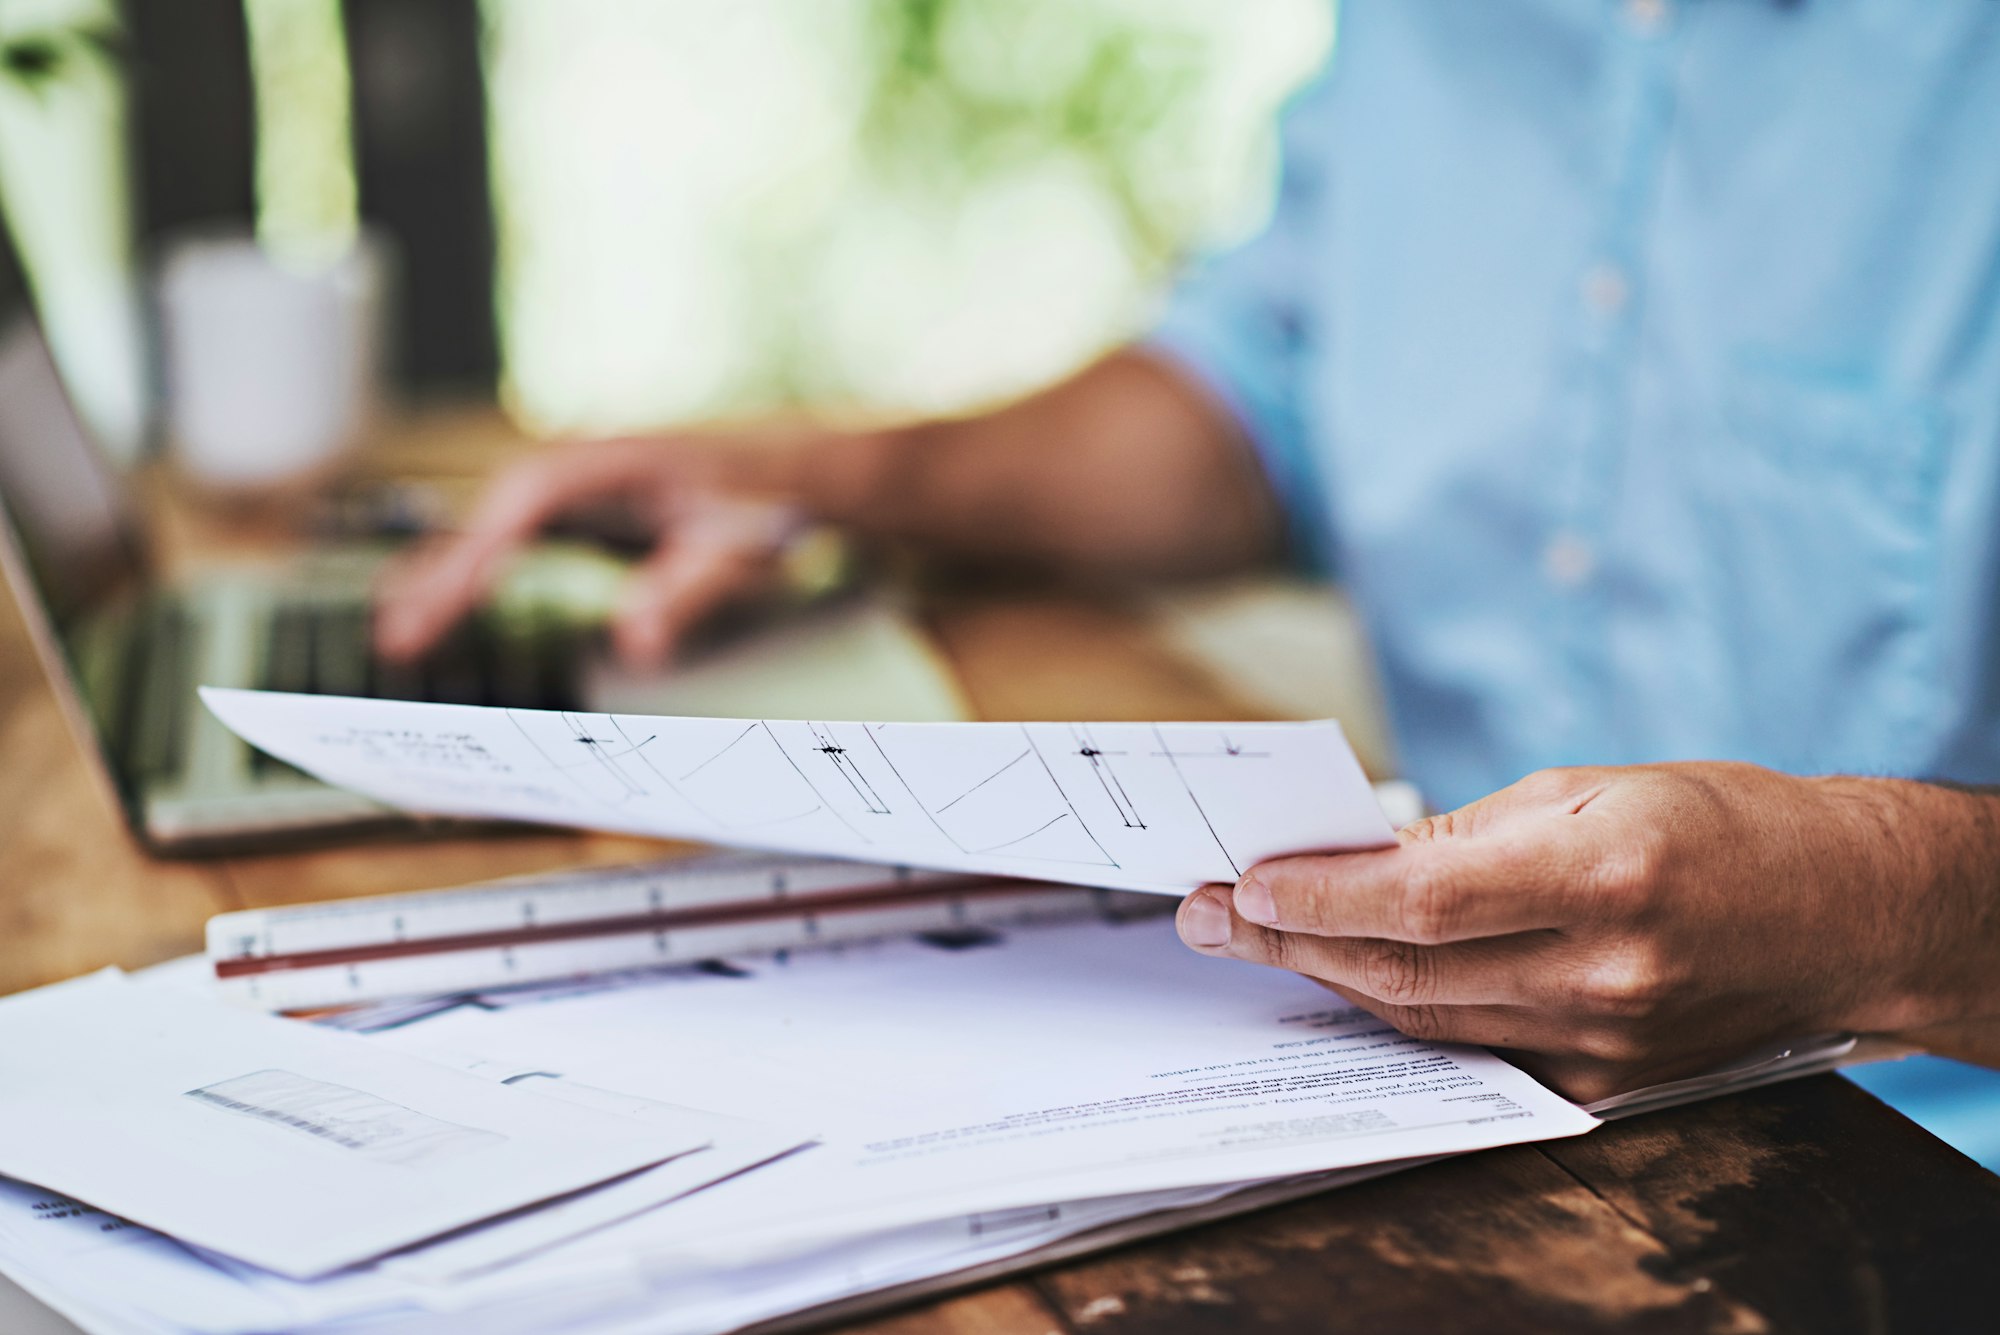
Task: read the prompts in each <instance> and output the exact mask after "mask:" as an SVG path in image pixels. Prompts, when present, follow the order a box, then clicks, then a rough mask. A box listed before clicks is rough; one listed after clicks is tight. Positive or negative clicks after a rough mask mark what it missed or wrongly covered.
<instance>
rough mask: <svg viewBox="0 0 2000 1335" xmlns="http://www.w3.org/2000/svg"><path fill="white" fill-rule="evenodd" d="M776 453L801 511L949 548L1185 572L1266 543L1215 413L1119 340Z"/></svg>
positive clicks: (1220, 565) (1266, 551) (1231, 561)
mask: <svg viewBox="0 0 2000 1335" xmlns="http://www.w3.org/2000/svg"><path fill="white" fill-rule="evenodd" d="M790 466H791V469H792V475H791V486H790V487H789V490H791V491H792V492H793V494H794V495H795V497H796V498H797V502H798V503H799V504H800V505H801V506H802V508H805V509H806V510H808V511H809V512H810V513H813V514H814V515H816V516H818V517H820V518H824V519H828V520H832V521H834V522H837V523H841V524H844V525H847V526H849V527H851V528H853V529H855V530H856V531H858V532H861V533H864V534H872V535H878V536H884V537H893V538H900V539H908V540H914V541H917V542H920V543H922V544H924V545H926V546H930V547H934V548H937V549H941V550H945V551H950V552H954V553H958V554H963V555H970V556H981V557H1004V558H1011V559H1017V560H1019V559H1025V560H1030V561H1036V562H1041V563H1046V564H1049V565H1054V566H1059V567H1062V568H1066V569H1071V570H1080V571H1086V572H1094V573H1110V574H1136V575H1191V574H1209V573H1219V572H1222V571H1226V570H1230V569H1234V568H1238V567H1242V566H1247V565H1251V564H1254V563H1256V562H1258V561H1262V560H1266V559H1269V558H1271V557H1272V556H1274V555H1275V554H1276V553H1277V551H1278V549H1279V547H1280V545H1281V535H1280V525H1281V521H1280V518H1279V514H1278V507H1277V505H1276V502H1275V501H1274V499H1273V498H1272V495H1271V492H1270V489H1269V487H1268V484H1267V483H1266V482H1265V480H1264V478H1263V475H1262V472H1261V470H1260V469H1259V468H1258V466H1257V463H1256V459H1255V455H1254V452H1253V451H1251V450H1250V449H1249V448H1248V447H1247V445H1246V444H1245V442H1244V441H1242V440H1241V439H1240V436H1239V434H1238V431H1237V428H1236V426H1235V424H1234V423H1233V422H1232V421H1231V420H1230V418H1229V416H1228V414H1227V413H1226V412H1224V411H1223V410H1222V409H1221V408H1220V406H1219V405H1216V404H1214V403H1212V402H1211V401H1209V400H1208V399H1207V397H1206V396H1205V395H1203V394H1202V393H1201V392H1200V391H1199V390H1198V389H1196V388H1195V387H1194V386H1192V385H1190V384H1189V383H1187V382H1186V380H1185V379H1184V378H1183V377H1181V376H1180V375H1179V374H1178V373H1177V372H1175V371H1173V370H1171V369H1169V368H1168V367H1166V366H1164V365H1162V364H1160V363H1158V362H1156V361H1155V360H1153V359H1152V358H1150V357H1148V356H1145V355H1143V354H1140V353H1135V352H1123V353H1118V354H1114V355H1113V356H1111V357H1108V358H1106V359H1105V360H1103V361H1101V362H1098V363H1096V364H1095V365H1093V366H1091V367H1089V368H1088V369H1086V370H1085V371H1083V372H1081V373H1079V374H1078V375H1076V376H1074V377H1072V378H1071V379H1069V380H1067V381H1065V382H1063V383H1062V384H1060V385H1057V386H1055V387H1054V388H1052V389H1049V390H1045V391H1043V392H1042V393H1039V394H1036V395H1033V396H1031V397H1029V398H1027V399H1024V400H1022V401H1021V402H1019V403H1016V404H1013V405H1010V406H1009V407H1006V408H1003V409H1000V410H999V411H997V412H993V413H988V414H984V415H981V416H978V417H971V418H965V419H961V420H953V421H943V422H935V423H927V424H924V425H920V426H916V427H910V428H904V429H900V430H892V431H886V432H879V433H866V434H857V435H853V436H844V437H836V438H834V439H832V440H824V439H822V440H820V441H816V442H811V443H809V444H806V445H804V446H802V447H801V448H800V450H799V451H798V454H797V456H796V457H795V459H794V460H793V461H792V463H791V465H790Z"/></svg>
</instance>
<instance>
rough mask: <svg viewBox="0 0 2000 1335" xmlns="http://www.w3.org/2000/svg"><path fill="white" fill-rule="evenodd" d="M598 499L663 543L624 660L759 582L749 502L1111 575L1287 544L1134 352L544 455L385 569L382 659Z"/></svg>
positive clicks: (1181, 402)
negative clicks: (762, 422) (835, 414)
mask: <svg viewBox="0 0 2000 1335" xmlns="http://www.w3.org/2000/svg"><path fill="white" fill-rule="evenodd" d="M609 501H618V502H622V503H624V504H626V505H628V506H630V507H632V508H634V509H636V510H637V511H638V512H639V513H640V515H641V516H642V517H643V518H645V519H646V520H647V521H648V522H649V523H650V524H651V525H652V526H653V527H654V528H655V529H656V530H657V531H658V533H659V534H660V538H659V545H658V547H657V548H656V549H655V551H654V552H653V553H652V555H651V556H650V557H649V558H648V559H647V560H646V562H645V563H644V564H643V565H642V566H641V567H640V568H639V570H638V571H636V572H635V573H634V576H633V578H632V579H631V581H630V582H629V584H628V587H627V590H626V596H625V598H624V601H623V603H622V605H621V609H620V613H619V616H618V619H617V624H616V625H615V626H614V627H613V633H614V638H615V640H616V642H617V644H618V646H619V649H620V651H621V653H622V654H623V656H624V657H626V658H627V659H628V660H630V661H633V662H636V663H648V662H657V661H658V660H659V659H661V658H663V657H664V656H665V655H666V654H667V653H668V652H669V651H670V649H671V647H672V643H673V641H674V640H675V639H676V638H677V637H678V635H679V634H680V633H681V632H682V631H683V630H685V629H686V628H687V626H688V625H689V624H690V623H691V622H693V621H694V620H696V619H698V618H699V617H700V616H701V615H702V614H704V613H706V612H707V611H708V610H710V609H711V608H713V607H714V606H715V605H716V604H717V603H719V602H721V601H723V600H725V599H726V598H728V597H729V596H730V595H731V594H732V593H735V592H738V591H740V590H742V589H743V588H744V587H746V586H748V585H752V584H754V583H756V582H757V581H758V579H759V578H760V577H761V576H762V573H763V572H764V570H765V568H766V567H767V565H768V558H769V555H770V550H771V541H772V539H771V533H772V532H773V528H772V526H771V525H770V524H769V523H759V522H757V521H756V519H755V516H756V514H757V512H758V508H759V507H763V510H764V512H765V513H767V514H768V513H771V512H774V511H778V512H786V513H798V514H802V515H805V516H808V517H812V518H817V519H822V520H827V521H831V522H834V523H838V524H842V525H846V526H848V527H850V528H852V529H853V530H855V531H856V532H858V533H861V534H864V535H870V536H880V537H893V538H901V539H907V540H913V541H917V542H920V543H924V544H927V545H930V546H933V547H936V548H938V549H940V550H945V551H950V552H954V553H959V554H964V555H976V556H993V557H1008V558H1015V559H1023V560H1031V561H1036V562H1040V563H1045V564H1048V565H1052V566H1056V567H1059V568H1064V569H1070V570H1077V571H1085V572H1092V573H1105V574H1138V575H1188V574H1202V573H1212V572H1218V571H1223V570H1227V569H1231V568H1233V567H1238V566H1242V565H1246V564H1249V563H1251V562H1254V561H1257V560H1259V559H1262V558H1265V557H1268V556H1270V555H1272V554H1274V553H1275V552H1276V551H1277V549H1278V547H1279V543H1280V537H1279V532H1280V523H1279V517H1278V508H1277V505H1276V502H1275V500H1274V499H1273V497H1272V495H1271V493H1270V490H1269V488H1268V486H1267V484H1266V483H1265V481H1264V479H1263V476H1262V474H1261V472H1260V470H1259V469H1258V466H1257V464H1256V461H1255V459H1254V457H1253V455H1252V453H1251V451H1250V450H1249V449H1248V447H1247V446H1246V444H1245V443H1244V442H1243V441H1242V440H1241V438H1240V435H1239V433H1238V431H1237V428H1236V426H1235V424H1234V423H1233V422H1232V421H1231V419H1230V417H1229V415H1228V414H1227V413H1226V412H1224V411H1223V410H1222V409H1221V408H1220V406H1219V405H1216V404H1215V403H1213V402H1211V401H1210V400H1209V398H1208V397H1207V396H1206V395H1205V394H1203V393H1202V392H1201V391H1200V390H1199V389H1197V388H1196V387H1195V386H1193V385H1192V384H1190V383H1189V382H1188V381H1187V380H1186V379H1185V378H1184V377H1183V376H1182V375H1181V374H1180V373H1179V372H1177V371H1175V370H1173V369H1172V368H1170V367H1169V366H1167V365H1166V364H1164V363H1161V362H1159V361H1156V360H1155V359H1153V358H1151V357H1149V356H1147V355H1145V354H1143V353H1139V352H1134V351H1127V352H1120V353H1116V354H1113V355H1112V356H1110V357H1107V358H1105V359H1104V360H1103V361H1100V362H1098V363H1096V364H1095V365H1093V366H1091V367H1089V368H1087V369H1085V370H1084V371H1082V372H1080V373H1078V374H1077V375H1076V376H1074V377H1072V378H1071V379H1069V380H1067V381H1064V382H1063V383H1061V384H1059V385H1056V386H1054V387H1053V388H1051V389H1048V390H1044V391H1043V392H1041V393H1039V394H1035V395H1032V396H1030V397H1028V398H1026V399H1023V400H1021V401H1020V402H1018V403H1014V404H1012V405H1009V406H1007V407H1005V408H1001V409H999V410H997V411H994V412H991V413H986V414H983V415H980V416H975V417H967V418H962V419H956V420H950V421H941V422H933V423H925V424H920V425H917V426H912V427H903V428H897V429H892V430H885V431H872V432H846V433H842V432H827V431H797V430H768V431H762V432H734V433H728V434H722V435H717V434H698V433H697V434H686V435H681V436H674V437H666V438H658V439H632V440H611V441H583V442H578V443H576V444H573V445H568V446H564V447H561V448H558V449H554V450H550V451H546V452H544V453H542V454H541V455H540V456H538V457H536V458H534V459H531V460H529V461H527V462H525V463H523V464H520V465H517V466H516V467H514V468H512V469H510V470H508V471H507V472H506V473H503V474H502V475H501V476H500V477H499V478H497V479H495V481H494V483H493V484H492V486H490V487H489V488H488V489H487V491H486V493H485V495H484V496H483V497H482V498H481V500H480V502H479V505H478V506H477V508H476V509H475V510H474V512H473V514H472V516H471V518H470V520H469V521H468V523H467V525H466V527H465V529H464V530H463V531H462V532H461V533H459V534H457V535H455V536H453V537H451V538H449V539H446V540H444V541H441V542H439V543H437V544H435V545H434V546H433V547H431V548H430V549H429V550H427V551H426V552H424V553H422V554H420V556H419V557H418V558H417V559H415V560H413V561H410V562H408V563H406V564H405V565H403V566H401V567H400V568H398V569H397V570H395V571H394V572H392V574H391V575H390V577H389V578H388V579H387V580H386V581H385V583H384V587H383V589H382V592H381V598H380V615H379V616H378V618H377V624H376V639H377V642H378V644H379V645H380V647H381V648H382V650H383V651H384V652H385V653H387V654H389V655H390V656H392V657H411V656H414V655H417V654H420V653H422V652H424V651H425V650H426V649H428V648H429V647H430V646H431V645H432V644H434V643H436V641H437V640H438V638H439V637H440V636H442V635H443V634H444V632H445V631H446V630H447V629H448V628H449V627H450V626H451V625H452V624H453V623H454V622H456V621H457V620H458V619H459V618H460V617H462V616H464V615H465V614H466V613H467V612H469V611H471V610H472V608H473V607H474V606H475V605H477V603H478V602H479V600H480V599H481V598H483V597H484V596H485V594H486V593H487V591H488V590H489V589H490V588H491V587H492V584H493V582H494V580H495V579H496V578H497V577H498V575H499V572H500V570H501V569H502V567H503V564H504V562H505V560H506V558H507V557H508V556H510V555H511V554H512V553H513V552H514V551H515V550H517V549H518V548H520V547H521V546H522V545H523V544H525V543H527V542H528V541H530V540H532V538H533V537H534V535H535V534H536V533H537V532H538V531H539V530H540V529H541V528H542V527H543V526H544V525H546V524H547V523H548V522H549V521H550V520H552V519H555V518H557V517H558V516H560V515H562V514H564V513H566V512H570V511H573V510H577V509H583V508H588V507H592V506H596V505H602V504H604V503H606V502H609ZM732 516H734V519H732Z"/></svg>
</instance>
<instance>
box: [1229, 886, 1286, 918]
mask: <svg viewBox="0 0 2000 1335" xmlns="http://www.w3.org/2000/svg"><path fill="white" fill-rule="evenodd" d="M1236 911H1237V912H1238V913H1240V914H1242V915H1243V916H1244V917H1245V918H1247V919H1249V920H1250V921H1251V922H1254V923H1256V924H1258V925H1259V926H1261V927H1276V926H1277V925H1278V906H1277V905H1276V904H1274V903H1272V902H1271V888H1270V887H1269V886H1267V885H1265V884H1264V883H1263V882H1262V881H1258V880H1252V879H1251V878H1250V877H1247V876H1246V877H1244V878H1243V879H1242V880H1241V881H1238V882H1237V883H1236Z"/></svg>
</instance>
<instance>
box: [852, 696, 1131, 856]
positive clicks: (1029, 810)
mask: <svg viewBox="0 0 2000 1335" xmlns="http://www.w3.org/2000/svg"><path fill="white" fill-rule="evenodd" d="M867 731H868V740H869V741H870V742H872V743H873V744H874V747H875V750H876V753H877V754H879V755H880V756H881V757H882V759H883V761H884V762H885V763H887V764H888V766H889V767H890V769H891V770H892V771H894V773H895V775H896V779H897V781H898V782H899V783H900V784H901V785H902V787H903V788H904V789H905V790H906V791H907V792H908V793H909V794H910V796H911V797H913V798H915V799H916V801H917V803H918V804H919V805H920V806H922V808H923V809H924V814H925V815H927V816H929V817H930V819H931V823H932V824H934V825H935V826H937V828H938V829H939V830H940V831H941V832H942V833H943V834H944V836H945V837H946V838H947V839H949V840H951V842H952V844H953V846H955V847H956V848H957V849H958V851H959V852H961V853H966V854H984V855H990V856H1000V857H1007V858H1021V859H1027V860H1031V861H1038V862H1073V863H1083V864H1086V865H1090V866H1098V867H1116V866H1117V865H1118V861H1117V859H1116V858H1114V857H1112V855H1111V854H1110V853H1108V852H1106V851H1105V848H1104V845H1103V844H1101V843H1100V842H1098V839H1097V836H1096V835H1095V834H1094V833H1092V832H1091V828H1090V826H1089V824H1088V823H1087V822H1086V821H1085V820H1084V819H1083V817H1082V816H1081V815H1080V814H1078V812H1077V809H1076V806H1075V804H1074V803H1072V802H1071V801H1070V798H1069V794H1068V793H1067V792H1065V791H1064V790H1063V787H1062V785H1061V784H1059V783H1057V782H1056V778H1055V775H1054V774H1052V773H1050V772H1049V767H1048V764H1047V763H1046V762H1045V761H1044V760H1043V758H1042V755H1041V753H1040V751H1038V750H1037V749H1036V746H1035V741H1034V738H1033V737H1032V736H1030V735H1029V732H1028V729H1027V728H1026V727H1025V726H1019V727H1012V728H984V729H980V730H978V731H977V732H974V733H967V734H961V735H959V736H950V735H947V734H940V733H938V732H937V731H936V730H935V728H934V727H932V726H927V725H924V724H897V723H876V724H871V725H869V727H868V730H867Z"/></svg>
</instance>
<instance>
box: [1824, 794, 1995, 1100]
mask: <svg viewBox="0 0 2000 1335" xmlns="http://www.w3.org/2000/svg"><path fill="white" fill-rule="evenodd" d="M1824 782H1827V783H1829V784H1837V785H1842V786H1843V788H1844V790H1845V793H1846V794H1847V795H1848V796H1849V797H1850V800H1851V801H1852V802H1853V803H1854V804H1855V810H1857V812H1862V813H1865V814H1864V815H1863V816H1862V819H1863V820H1865V821H1866V823H1867V824H1868V825H1870V826H1872V827H1873V830H1874V832H1875V834H1876V835H1877V839H1876V841H1875V842H1876V843H1877V846H1878V847H1879V848H1880V849H1881V850H1882V857H1883V861H1882V862H1881V864H1880V865H1879V868H1878V870H1877V872H1876V875H1877V876H1878V878H1890V877H1905V878H1909V882H1910V884H1912V885H1913V887H1914V888H1913V893H1912V896H1911V897H1910V898H1908V899H1901V898H1900V897H1897V898H1896V899H1892V900H1891V904H1892V905H1893V907H1892V912H1893V913H1895V915H1896V916H1898V917H1901V918H1902V919H1903V922H1902V923H1901V924H1900V927H1901V930H1902V932H1903V933H1905V934H1906V935H1907V938H1908V943H1909V947H1910V949H1909V951H1908V967H1907V969H1906V970H1905V972H1904V973H1903V976H1901V977H1898V978H1894V979H1890V980H1888V982H1889V987H1888V988H1887V989H1885V995H1886V998H1887V1001H1886V1004H1884V1005H1882V1006H1881V1007H1880V1009H1879V1011H1877V1012H1876V1013H1875V1015H1871V1014H1870V1011H1874V1010H1875V1008H1872V1007H1871V1008H1868V1010H1864V1012H1863V1017H1862V1018H1863V1022H1862V1023H1861V1024H1860V1025H1858V1026H1857V1027H1861V1028H1868V1029H1873V1030H1877V1031H1882V1032H1887V1033H1889V1034H1890V1035H1891V1036H1892V1037H1895V1038H1898V1039H1901V1040H1903V1041H1906V1042H1909V1043H1912V1044H1915V1045H1917V1046H1920V1047H1923V1048H1925V1049H1927V1050H1929V1051H1933V1052H1938V1053H1942V1054H1944V1055H1947V1056H1953V1057H1959V1058H1961V1059H1963V1060H1966V1061H1972V1062H1978V1063H1980V1064H1982V1065H1987V1066H1994V1067H2000V792H1996V791H1994V790H1991V789H1984V790H1982V789H1968V788H1959V787H1954V786H1950V785H1944V784H1929V783H1912V782H1906V781H1900V780H1881V779H1849V780H1826V781H1824ZM1885 883H1886V882H1885ZM1882 927H1883V929H1884V930H1895V929H1896V928H1895V926H1894V925H1891V924H1889V923H1884V924H1882ZM1877 1016H1879V1020H1878V1022H1875V1023H1870V1022H1869V1020H1870V1019H1874V1018H1877Z"/></svg>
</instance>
